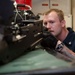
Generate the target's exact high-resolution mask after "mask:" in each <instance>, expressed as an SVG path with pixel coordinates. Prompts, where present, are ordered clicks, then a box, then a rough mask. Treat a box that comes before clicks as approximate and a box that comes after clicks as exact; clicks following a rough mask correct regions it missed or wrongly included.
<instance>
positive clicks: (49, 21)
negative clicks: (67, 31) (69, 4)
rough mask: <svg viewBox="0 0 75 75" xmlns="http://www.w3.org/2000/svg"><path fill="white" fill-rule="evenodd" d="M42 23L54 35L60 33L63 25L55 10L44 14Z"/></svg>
mask: <svg viewBox="0 0 75 75" xmlns="http://www.w3.org/2000/svg"><path fill="white" fill-rule="evenodd" d="M43 24H44V26H45V27H46V28H47V29H48V31H49V32H51V33H52V34H53V35H54V36H58V35H60V34H61V32H62V27H63V26H64V24H63V21H61V22H60V20H59V17H58V15H57V13H56V12H51V13H49V14H48V15H44V19H43Z"/></svg>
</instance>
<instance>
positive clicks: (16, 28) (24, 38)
mask: <svg viewBox="0 0 75 75" xmlns="http://www.w3.org/2000/svg"><path fill="white" fill-rule="evenodd" d="M4 2H5V1H4V0H3V1H1V5H2V4H3V3H4ZM5 4H6V8H5V9H8V8H9V10H5V9H3V8H0V9H1V10H2V13H4V14H2V13H1V14H0V15H1V17H2V18H3V19H2V20H1V24H2V25H1V31H2V33H0V35H1V36H0V46H1V47H0V65H3V64H6V63H8V62H10V61H12V60H13V59H15V58H17V57H19V56H21V55H22V54H25V53H26V52H28V51H30V50H32V49H33V48H34V47H35V46H36V44H38V43H39V42H40V41H41V39H42V25H43V24H42V20H39V19H38V18H37V16H35V15H34V14H33V12H32V11H31V8H30V7H28V6H27V5H22V4H18V5H17V4H15V5H13V3H12V2H11V1H9V0H8V2H5ZM8 4H9V5H10V7H9V6H8ZM24 6H25V7H28V8H29V10H19V9H18V7H24ZM1 7H3V5H2V6H1ZM11 8H12V10H10V9H11ZM4 11H5V12H4ZM8 11H10V12H9V14H8ZM5 15H6V16H5ZM6 20H7V21H6Z"/></svg>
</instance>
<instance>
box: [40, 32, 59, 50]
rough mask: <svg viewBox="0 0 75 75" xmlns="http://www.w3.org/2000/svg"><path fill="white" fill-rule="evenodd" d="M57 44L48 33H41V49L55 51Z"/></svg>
mask: <svg viewBox="0 0 75 75" xmlns="http://www.w3.org/2000/svg"><path fill="white" fill-rule="evenodd" d="M57 42H58V40H57V39H56V38H55V37H54V36H53V35H52V34H51V33H50V32H44V33H43V39H42V41H41V46H42V47H44V48H50V49H55V48H56V45H57Z"/></svg>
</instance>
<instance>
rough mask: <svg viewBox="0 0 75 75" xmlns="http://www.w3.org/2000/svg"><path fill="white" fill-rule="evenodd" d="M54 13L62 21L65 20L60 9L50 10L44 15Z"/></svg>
mask: <svg viewBox="0 0 75 75" xmlns="http://www.w3.org/2000/svg"><path fill="white" fill-rule="evenodd" d="M53 11H54V12H56V13H57V15H58V17H59V20H60V21H62V20H64V13H63V11H62V10H59V9H50V10H48V11H47V12H45V13H44V15H48V14H49V13H51V12H53Z"/></svg>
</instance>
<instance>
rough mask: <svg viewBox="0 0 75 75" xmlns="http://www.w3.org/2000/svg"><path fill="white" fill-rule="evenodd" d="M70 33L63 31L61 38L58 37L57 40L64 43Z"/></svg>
mask: <svg viewBox="0 0 75 75" xmlns="http://www.w3.org/2000/svg"><path fill="white" fill-rule="evenodd" d="M68 33H69V31H68V30H67V29H64V30H62V32H61V33H60V35H59V36H57V37H56V38H57V39H58V40H60V41H64V40H65V38H66V37H67V35H68Z"/></svg>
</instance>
